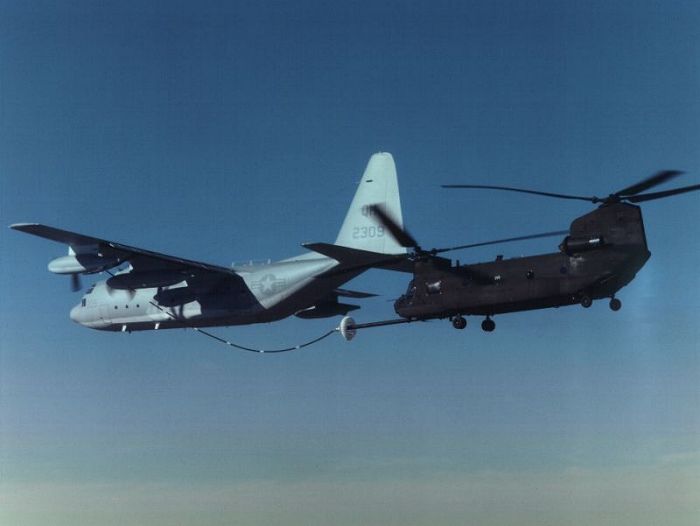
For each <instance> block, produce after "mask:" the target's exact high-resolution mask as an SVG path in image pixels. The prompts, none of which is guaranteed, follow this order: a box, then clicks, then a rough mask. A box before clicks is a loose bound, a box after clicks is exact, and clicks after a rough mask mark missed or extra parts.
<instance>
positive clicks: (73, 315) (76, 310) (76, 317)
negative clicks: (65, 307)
mask: <svg viewBox="0 0 700 526" xmlns="http://www.w3.org/2000/svg"><path fill="white" fill-rule="evenodd" d="M82 314H83V313H82V306H80V305H76V306H75V307H73V308H72V309H71V310H70V319H71V320H73V321H74V322H75V323H80V322H81V321H82V319H83V316H82Z"/></svg>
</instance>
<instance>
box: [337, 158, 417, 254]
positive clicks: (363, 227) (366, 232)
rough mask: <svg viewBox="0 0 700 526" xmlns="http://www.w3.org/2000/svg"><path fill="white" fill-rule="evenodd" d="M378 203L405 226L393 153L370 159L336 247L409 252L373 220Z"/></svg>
mask: <svg viewBox="0 0 700 526" xmlns="http://www.w3.org/2000/svg"><path fill="white" fill-rule="evenodd" d="M375 204H379V205H382V206H383V208H384V210H385V211H386V212H387V214H389V215H390V216H391V217H392V218H393V219H394V221H395V222H396V223H397V224H398V225H399V226H403V217H402V215H401V200H400V199H399V184H398V180H397V177H396V165H395V164H394V158H393V157H392V156H391V154H390V153H375V154H374V155H372V157H370V159H369V162H368V163H367V168H365V173H364V174H363V175H362V179H360V184H359V186H358V188H357V191H356V192H355V197H354V198H353V200H352V203H351V204H350V209H349V210H348V213H347V215H346V216H345V221H344V222H343V226H342V227H341V229H340V232H339V233H338V238H337V239H336V240H335V244H336V245H341V246H344V247H349V248H354V249H359V250H366V251H369V252H378V253H381V254H404V253H405V252H406V249H405V248H404V247H402V246H401V245H399V244H398V243H397V242H396V240H395V239H394V238H393V236H391V234H390V233H389V232H387V231H386V229H385V228H384V227H383V226H381V224H380V223H378V222H377V221H376V220H375V219H374V218H373V217H372V216H373V213H372V210H371V209H370V206H371V205H375Z"/></svg>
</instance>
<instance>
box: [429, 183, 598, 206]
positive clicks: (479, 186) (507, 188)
mask: <svg viewBox="0 0 700 526" xmlns="http://www.w3.org/2000/svg"><path fill="white" fill-rule="evenodd" d="M442 187H443V188H477V189H483V190H505V191H506V192H519V193H521V194H532V195H544V196H546V197H556V198H559V199H576V200H579V201H590V202H591V203H595V202H596V201H597V198H596V197H584V196H581V195H569V194H554V193H552V192H540V191H537V190H526V189H524V188H512V187H510V186H491V185H484V184H443V185H442Z"/></svg>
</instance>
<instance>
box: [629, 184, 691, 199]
mask: <svg viewBox="0 0 700 526" xmlns="http://www.w3.org/2000/svg"><path fill="white" fill-rule="evenodd" d="M695 190H700V184H694V185H692V186H684V187H683V188H674V189H673V190H666V191H664V192H653V193H651V194H642V195H632V196H629V197H625V201H629V202H631V203H642V202H644V201H653V200H654V199H661V198H663V197H670V196H672V195H678V194H684V193H686V192H694V191H695Z"/></svg>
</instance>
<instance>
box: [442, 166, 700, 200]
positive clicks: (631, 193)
mask: <svg viewBox="0 0 700 526" xmlns="http://www.w3.org/2000/svg"><path fill="white" fill-rule="evenodd" d="M683 173H684V172H681V171H679V170H663V171H661V172H657V173H655V174H654V175H652V176H650V177H647V178H646V179H643V180H641V181H639V182H638V183H636V184H633V185H631V186H628V187H626V188H623V189H622V190H618V191H617V192H614V193H612V194H610V195H609V196H608V197H596V196H590V197H587V196H581V195H570V194H556V193H552V192H541V191H538V190H528V189H525V188H513V187H510V186H492V185H481V184H444V185H442V187H443V188H477V189H486V190H505V191H508V192H519V193H523V194H532V195H543V196H546V197H556V198H559V199H577V200H579V201H589V202H591V203H594V204H597V203H601V204H610V203H619V202H622V201H628V202H630V203H641V202H644V201H653V200H654V199H661V198H663V197H670V196H672V195H678V194H684V193H686V192H693V191H695V190H700V184H695V185H691V186H683V187H681V188H674V189H672V190H666V191H663V192H652V193H647V194H642V193H641V192H644V191H645V190H649V189H650V188H653V187H655V186H657V185H660V184H661V183H665V182H666V181H669V180H671V179H673V178H675V177H678V176H679V175H681V174H683Z"/></svg>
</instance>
